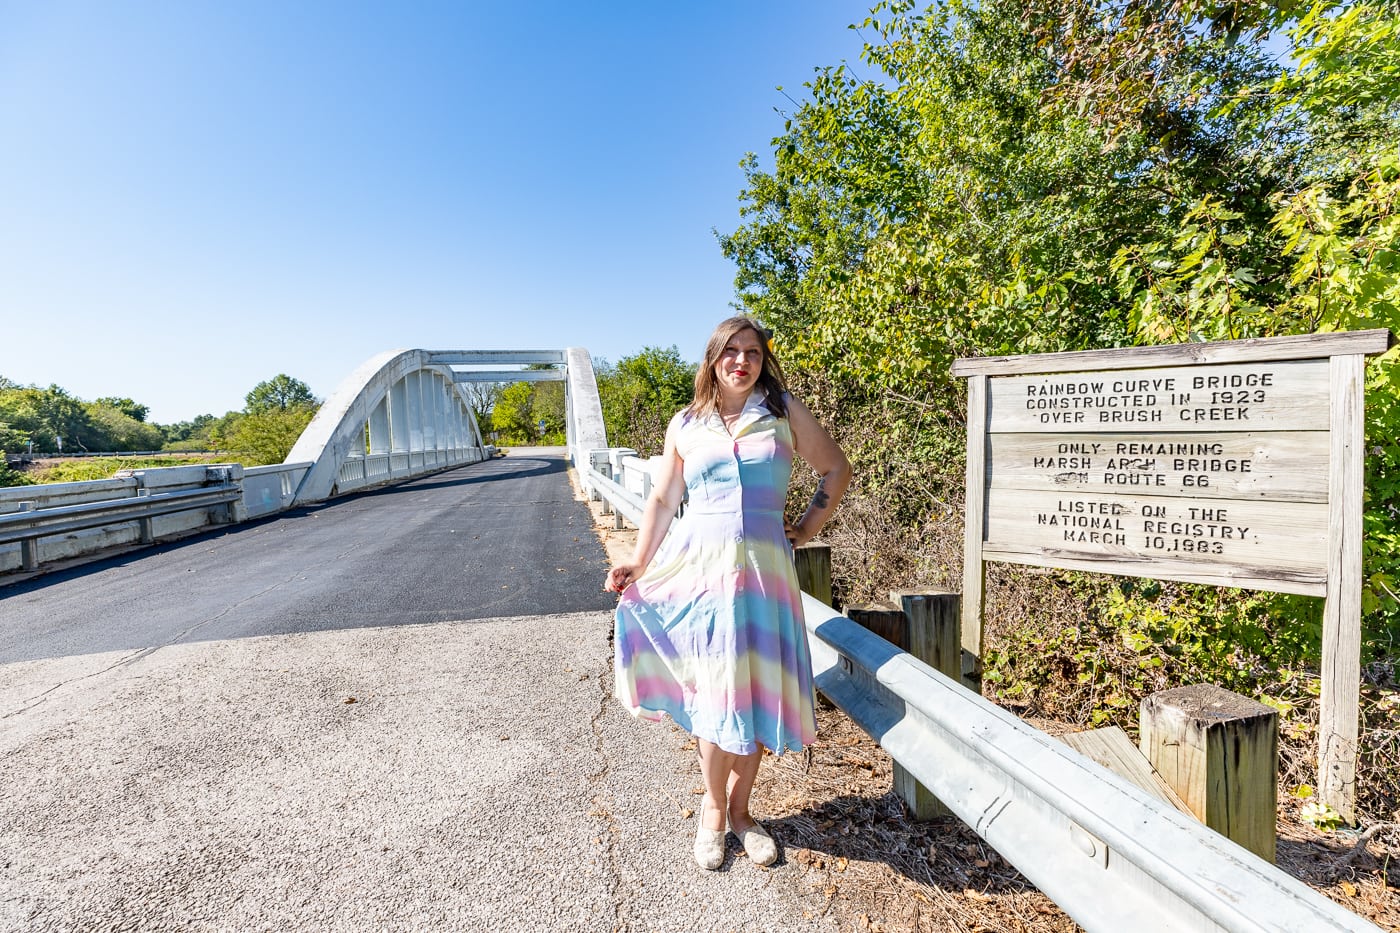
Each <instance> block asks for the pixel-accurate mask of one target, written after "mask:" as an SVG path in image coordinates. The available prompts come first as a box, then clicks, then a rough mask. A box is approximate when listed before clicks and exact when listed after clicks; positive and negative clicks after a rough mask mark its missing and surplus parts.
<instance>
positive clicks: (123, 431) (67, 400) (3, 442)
mask: <svg viewBox="0 0 1400 933" xmlns="http://www.w3.org/2000/svg"><path fill="white" fill-rule="evenodd" d="M319 406H320V401H319V400H318V399H317V398H316V397H315V395H313V394H312V392H311V389H310V387H309V386H307V384H306V383H304V382H302V381H301V380H300V379H294V378H292V377H290V376H287V375H285V374H279V375H277V376H274V377H273V378H272V379H268V380H265V381H263V382H260V383H258V384H257V385H256V386H254V387H253V388H252V389H251V390H250V391H249V392H248V394H247V395H246V396H245V397H244V406H243V408H242V409H241V410H239V411H230V412H227V413H225V414H224V415H222V416H218V417H216V416H214V415H212V414H206V415H199V416H198V417H196V418H194V419H192V420H190V421H182V422H177V423H174V424H155V423H152V422H149V421H147V415H148V414H149V413H150V408H149V406H146V405H143V404H141V403H139V402H136V401H134V400H132V399H130V398H117V397H104V398H99V399H95V400H93V401H85V400H83V399H80V398H78V397H76V396H75V395H73V394H72V393H71V392H69V391H68V390H66V389H64V388H63V387H62V386H59V385H49V386H46V387H42V388H41V387H39V386H33V385H30V386H21V385H19V384H17V383H15V382H13V381H12V380H9V379H6V378H4V377H3V376H0V451H3V452H6V453H10V454H50V455H53V454H59V453H63V452H68V453H76V452H83V451H102V452H122V451H171V452H179V451H191V450H194V451H200V450H209V451H224V452H230V453H235V454H238V455H239V456H240V457H241V459H242V460H243V461H244V462H246V463H249V464H250V465H251V464H257V463H280V462H282V460H283V459H285V458H286V456H287V453H288V452H289V451H290V450H291V448H292V445H293V444H294V443H296V439H297V438H298V437H299V436H300V435H301V432H302V429H303V428H305V427H306V425H307V423H309V422H310V421H311V418H312V417H313V416H314V415H315V414H316V410H317V408H318V407H319Z"/></svg>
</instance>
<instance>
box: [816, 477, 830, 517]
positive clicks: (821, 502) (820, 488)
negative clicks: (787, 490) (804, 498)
mask: <svg viewBox="0 0 1400 933" xmlns="http://www.w3.org/2000/svg"><path fill="white" fill-rule="evenodd" d="M829 502H831V496H829V495H827V492H826V477H822V478H821V479H819V480H817V491H816V492H814V493H812V505H813V507H814V508H818V509H824V508H826V506H827V504H828V503H829Z"/></svg>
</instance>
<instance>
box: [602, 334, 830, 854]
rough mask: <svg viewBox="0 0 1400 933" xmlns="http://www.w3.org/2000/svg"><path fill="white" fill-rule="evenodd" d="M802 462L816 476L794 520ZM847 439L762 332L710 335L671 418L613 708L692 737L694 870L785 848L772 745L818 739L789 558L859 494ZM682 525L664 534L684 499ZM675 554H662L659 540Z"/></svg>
mask: <svg viewBox="0 0 1400 933" xmlns="http://www.w3.org/2000/svg"><path fill="white" fill-rule="evenodd" d="M794 450H795V451H796V452H797V453H798V454H800V455H801V456H802V458H803V459H804V460H806V461H807V463H808V464H809V465H810V466H811V467H812V468H813V469H815V470H816V471H817V473H819V474H820V476H821V478H820V479H819V480H818V482H817V490H816V494H815V495H814V496H813V497H812V502H811V504H810V505H809V506H808V507H807V509H806V511H805V512H803V514H802V515H801V517H799V518H798V519H797V520H796V521H795V522H787V521H785V520H784V516H783V508H784V504H785V501H786V497H787V487H788V479H789V477H790V476H791V473H792V455H793V452H794ZM850 477H851V467H850V464H849V463H847V461H846V457H845V455H844V454H843V453H842V452H841V449H840V448H839V447H838V446H836V442H835V441H833V440H832V439H831V436H830V435H829V434H827V433H826V431H825V430H824V429H823V428H822V426H821V425H819V424H818V423H817V421H816V419H815V418H813V417H812V414H811V412H809V411H808V410H807V409H806V408H804V407H803V405H802V404H801V403H800V402H798V401H797V400H796V399H794V398H793V397H792V396H791V395H789V394H788V393H787V391H786V389H785V387H784V384H783V376H782V370H781V368H780V367H779V365H778V361H777V359H775V358H774V357H773V355H772V352H771V350H770V349H769V347H768V344H767V341H766V339H765V335H764V334H763V332H762V331H761V330H760V328H759V326H758V324H757V323H755V322H754V321H753V320H751V319H750V318H746V317H732V318H729V319H728V320H726V321H724V322H723V323H721V324H720V325H719V327H717V328H715V332H714V333H713V334H712V335H711V336H710V341H709V343H708V345H707V346H706V348H705V359H704V362H703V363H701V365H700V368H699V370H698V371H697V372H696V374H695V400H694V401H693V402H692V403H691V404H690V405H689V406H688V407H686V408H685V409H684V410H682V411H681V412H679V413H678V414H677V415H676V416H675V417H674V418H672V419H671V423H670V425H669V426H668V427H667V429H666V446H665V450H664V452H663V453H662V455H661V460H660V465H659V467H658V469H657V470H656V472H655V474H654V476H653V484H652V493H651V497H650V498H649V499H648V500H647V504H646V510H645V512H644V513H643V515H642V523H641V529H640V531H639V533H638V535H637V547H636V550H635V551H634V553H633V555H632V559H631V560H630V561H629V562H627V563H624V564H619V565H618V566H615V567H613V568H612V569H611V570H610V571H609V572H608V578H607V584H606V585H607V588H608V589H609V590H612V591H614V592H617V593H621V594H622V595H621V599H620V600H619V602H618V607H617V637H616V646H615V647H616V652H617V656H616V678H617V696H618V699H620V700H621V701H622V702H623V704H624V705H625V706H627V707H628V708H629V709H630V710H631V711H632V713H633V714H634V715H638V716H642V717H644V718H647V719H652V720H659V719H661V718H662V715H663V714H665V715H669V716H670V717H671V718H672V719H673V720H675V721H676V722H677V723H679V724H680V725H681V726H682V727H683V728H685V729H686V730H687V731H689V732H690V733H692V734H693V735H694V736H695V738H696V739H697V742H698V745H699V750H700V769H701V771H702V773H703V775H704V780H705V798H704V801H703V802H702V804H701V808H700V825H699V827H698V829H697V831H696V838H695V859H696V861H697V862H699V864H700V865H701V866H702V867H704V868H708V869H716V868H719V866H720V865H721V864H722V863H723V862H724V839H725V836H724V830H725V823H726V820H727V821H728V826H729V828H730V829H732V830H733V831H734V833H735V835H737V836H738V837H739V841H740V844H741V845H742V846H743V847H744V850H745V851H746V852H747V853H748V856H749V858H750V860H752V861H753V862H754V864H756V865H771V864H772V863H773V862H774V861H775V860H776V859H777V857H778V850H777V846H775V845H774V843H773V839H772V837H770V836H769V835H768V833H767V832H765V831H764V829H763V827H762V826H760V825H759V824H758V823H757V822H755V821H754V819H753V817H752V816H750V815H749V793H750V791H751V790H752V789H753V783H754V779H755V778H756V777H757V776H758V766H759V761H760V760H761V759H762V757H763V750H764V749H765V748H767V749H770V750H772V751H773V752H774V753H776V754H782V753H783V752H785V751H795V750H797V749H800V748H802V747H803V746H805V745H808V744H810V743H811V742H812V741H813V740H814V739H815V738H816V715H815V713H814V712H813V695H812V665H811V660H810V658H809V656H808V653H807V631H806V627H805V626H804V624H803V620H802V599H801V595H800V593H799V590H798V587H797V575H796V572H795V570H794V568H793V563H792V548H793V547H795V546H796V545H800V544H805V543H806V542H807V541H810V540H811V539H812V537H813V536H815V535H816V533H817V531H818V529H820V528H821V526H822V523H823V522H825V521H826V519H827V517H828V516H829V515H830V514H831V512H832V510H834V509H835V508H836V503H837V502H838V501H839V500H840V499H841V496H842V494H843V493H845V491H846V486H847V484H848V483H849V482H850ZM687 490H689V493H690V501H689V504H688V505H687V507H686V513H685V516H684V518H682V519H680V521H679V522H678V523H677V525H676V528H675V531H674V532H673V533H672V534H671V536H670V538H666V532H667V529H668V528H669V527H670V524H671V519H672V517H673V516H674V515H675V514H676V510H677V508H678V507H679V506H680V504H681V500H682V498H683V497H684V495H685V493H686V491H687ZM663 539H665V540H666V544H665V546H664V547H662V540H663Z"/></svg>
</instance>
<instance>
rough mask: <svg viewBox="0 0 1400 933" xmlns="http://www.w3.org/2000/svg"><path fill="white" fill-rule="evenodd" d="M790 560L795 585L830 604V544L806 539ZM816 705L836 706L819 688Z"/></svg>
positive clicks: (823, 707) (820, 600)
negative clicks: (792, 565) (795, 572)
mask: <svg viewBox="0 0 1400 933" xmlns="http://www.w3.org/2000/svg"><path fill="white" fill-rule="evenodd" d="M792 562H793V564H794V565H795V566H796V568H797V585H798V587H800V588H801V590H802V592H804V593H807V594H809V595H811V596H812V597H813V598H814V599H816V600H818V601H819V602H821V603H822V604H824V605H827V606H830V605H831V546H830V545H827V544H823V543H821V542H820V541H808V542H807V543H806V544H804V545H802V546H801V547H799V548H794V549H793V552H792ZM817 705H818V706H820V707H821V708H822V709H835V708H836V704H835V703H833V702H831V700H830V699H829V698H828V697H827V695H826V694H825V693H822V692H821V691H820V690H818V691H817Z"/></svg>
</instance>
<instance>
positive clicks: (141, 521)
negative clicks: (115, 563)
mask: <svg viewBox="0 0 1400 933" xmlns="http://www.w3.org/2000/svg"><path fill="white" fill-rule="evenodd" d="M150 495H151V491H150V490H149V489H138V490H136V497H137V498H138V499H145V498H149V497H150ZM136 525H137V527H139V528H140V529H141V543H142V544H154V543H155V540H156V535H155V519H153V518H151V517H149V516H147V517H145V518H138V519H137V520H136Z"/></svg>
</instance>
